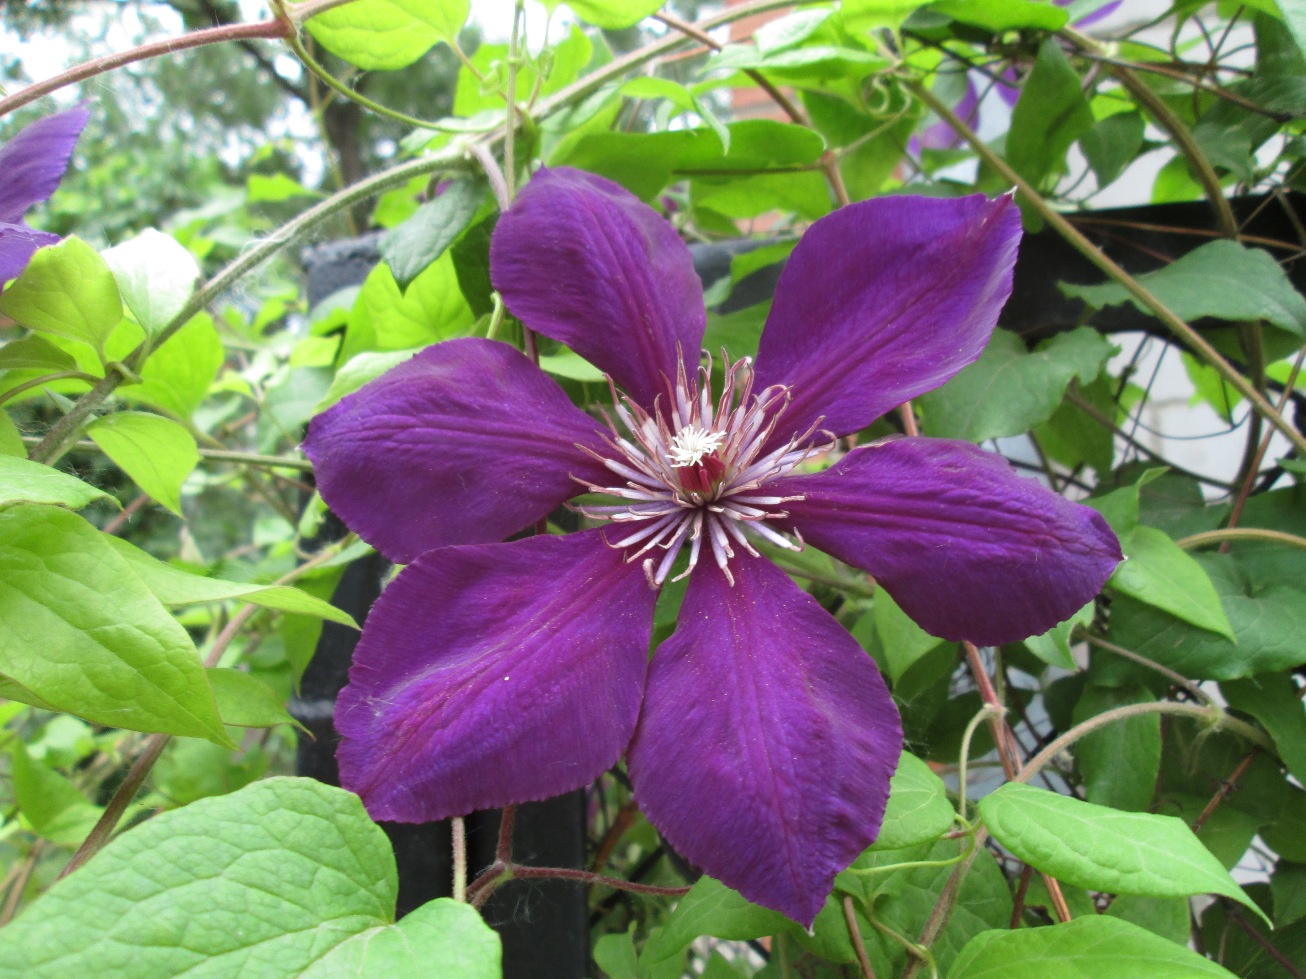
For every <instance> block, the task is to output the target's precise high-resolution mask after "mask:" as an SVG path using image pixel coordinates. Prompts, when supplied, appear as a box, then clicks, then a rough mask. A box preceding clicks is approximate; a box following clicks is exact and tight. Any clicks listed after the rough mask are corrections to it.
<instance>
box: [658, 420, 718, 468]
mask: <svg viewBox="0 0 1306 979" xmlns="http://www.w3.org/2000/svg"><path fill="white" fill-rule="evenodd" d="M725 440H726V433H725V432H709V431H708V430H707V429H705V428H697V427H696V426H694V425H686V426H685V427H684V428H682V429H681V430H680V431H679V432H677V433H676V434H675V435H674V436H672V438H671V444H670V445H669V446H668V447H667V448H668V450H669V454H670V456H671V464H672V465H674V466H694V465H697V464H698V463H699V462H700V461H702V459H703V457H704V456H706V455H711V454H712V453H713V452H715V451H716V450H717V449H719V448H721V443H722V442H724V441H725Z"/></svg>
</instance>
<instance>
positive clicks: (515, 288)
mask: <svg viewBox="0 0 1306 979" xmlns="http://www.w3.org/2000/svg"><path fill="white" fill-rule="evenodd" d="M490 273H491V278H492V279H493V281H494V287H495V288H496V289H498V290H499V293H500V294H501V295H502V296H503V298H504V301H505V302H506V303H507V305H508V309H509V310H511V311H512V314H513V315H514V316H516V317H517V318H518V319H520V320H521V321H522V322H523V323H525V324H526V325H527V326H529V327H530V328H531V329H532V330H535V331H537V332H539V333H542V334H544V335H545V336H547V337H552V338H553V339H554V340H560V341H562V342H563V343H565V344H567V346H569V347H571V348H572V349H573V350H575V351H576V352H577V353H578V354H580V355H581V356H582V357H584V358H585V359H586V360H589V361H590V362H591V363H593V364H594V365H595V366H597V367H598V368H599V369H600V370H603V371H605V372H606V373H608V374H609V375H611V376H612V378H613V380H615V381H616V382H617V385H618V386H619V387H621V388H622V390H624V391H625V392H626V393H627V394H629V395H630V396H631V397H632V398H634V399H635V400H636V401H637V402H638V403H639V404H641V405H643V406H644V407H645V408H651V407H652V405H653V399H654V398H656V397H657V396H658V395H660V394H663V395H664V394H665V392H666V390H667V385H666V381H665V380H664V378H670V379H671V380H672V381H673V382H674V381H675V379H676V372H677V367H678V365H680V364H681V363H682V362H683V363H684V365H685V368H686V370H687V371H689V372H690V376H691V377H692V376H693V371H695V370H696V369H697V367H698V358H699V348H700V347H702V345H703V326H704V322H705V314H704V311H703V286H702V283H701V282H699V279H698V276H697V274H695V272H694V262H693V259H692V258H690V255H689V249H688V248H686V247H685V244H684V242H682V241H681V240H680V238H679V237H678V236H677V235H676V232H675V231H674V230H673V229H672V227H671V225H669V224H668V223H667V222H666V221H665V220H663V219H662V218H661V217H659V216H658V214H657V212H656V211H654V210H653V209H652V208H650V207H649V206H648V205H647V204H645V203H643V202H642V201H640V200H639V199H638V198H636V197H635V196H634V195H633V194H631V193H630V192H628V191H626V190H624V189H623V188H621V187H620V186H618V185H617V184H614V183H613V182H612V181H611V180H605V179H604V178H602V177H596V176H594V175H593V174H590V173H584V172H582V171H580V170H571V169H567V168H563V167H559V168H558V169H556V170H541V171H540V172H539V173H537V174H536V175H535V176H534V177H533V178H532V179H531V182H530V183H529V184H527V185H526V188H525V189H524V190H523V191H522V192H521V194H520V195H519V196H518V198H517V201H516V203H515V204H513V206H512V207H511V208H510V209H509V210H508V212H507V213H506V214H504V215H503V216H502V217H501V218H500V219H499V224H498V226H497V227H496V228H495V231H494V239H493V241H492V242H491V245H490ZM677 348H679V349H677Z"/></svg>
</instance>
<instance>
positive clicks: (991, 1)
mask: <svg viewBox="0 0 1306 979" xmlns="http://www.w3.org/2000/svg"><path fill="white" fill-rule="evenodd" d="M930 9H931V10H933V11H936V12H938V13H941V14H945V15H946V16H948V17H951V18H952V19H953V20H956V21H960V22H961V23H963V24H973V25H975V26H976V27H982V28H984V29H985V30H988V31H992V32H993V33H994V34H1000V33H1002V32H1003V31H1010V30H1016V29H1017V28H1021V27H1033V28H1038V29H1041V30H1045V31H1059V30H1061V28H1063V27H1065V26H1066V21H1067V20H1068V19H1069V16H1068V15H1067V14H1066V12H1065V11H1064V10H1062V9H1061V8H1059V7H1055V6H1053V5H1052V4H1050V3H1043V2H1038V0H944V2H943V3H932V4H930Z"/></svg>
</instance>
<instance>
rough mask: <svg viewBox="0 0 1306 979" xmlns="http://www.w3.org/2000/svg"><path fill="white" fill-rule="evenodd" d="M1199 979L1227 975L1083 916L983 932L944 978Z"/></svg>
mask: <svg viewBox="0 0 1306 979" xmlns="http://www.w3.org/2000/svg"><path fill="white" fill-rule="evenodd" d="M1086 976H1103V977H1105V976H1110V977H1111V979H1157V977H1159V976H1164V977H1165V979H1189V977H1192V979H1199V977H1203V976H1206V977H1224V979H1233V973H1232V972H1230V971H1229V970H1228V969H1225V968H1224V967H1223V966H1219V965H1216V964H1215V963H1214V962H1212V961H1211V960H1210V959H1207V958H1204V957H1202V956H1200V955H1198V954H1197V953H1196V952H1194V951H1192V950H1190V949H1187V948H1184V947H1183V946H1182V945H1176V944H1175V943H1174V942H1169V941H1166V940H1165V939H1164V938H1161V937H1159V936H1157V935H1154V934H1152V933H1151V932H1150V931H1146V930H1144V929H1142V928H1140V927H1138V926H1137V925H1132V924H1130V923H1129V922H1127V921H1120V920H1117V919H1116V918H1112V917H1108V916H1105V915H1096V916H1086V917H1083V918H1076V919H1074V920H1073V921H1067V922H1065V923H1063V924H1056V925H1050V926H1048V927H1044V928H1022V929H1020V930H1018V931H986V932H984V933H983V934H982V935H977V936H976V937H975V938H973V939H972V940H971V942H970V944H969V945H967V946H966V947H965V948H964V949H962V952H961V954H960V955H959V956H957V961H956V962H954V963H953V966H952V971H951V972H949V973H948V979H1084V977H1086Z"/></svg>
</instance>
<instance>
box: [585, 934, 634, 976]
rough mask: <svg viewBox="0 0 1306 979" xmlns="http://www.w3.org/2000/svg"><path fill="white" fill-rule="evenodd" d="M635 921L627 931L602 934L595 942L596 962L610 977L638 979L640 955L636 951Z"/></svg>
mask: <svg viewBox="0 0 1306 979" xmlns="http://www.w3.org/2000/svg"><path fill="white" fill-rule="evenodd" d="M634 931H635V922H633V921H632V922H631V923H630V927H629V928H628V929H627V930H626V931H621V932H614V933H612V934H608V935H600V936H599V939H598V941H596V942H595V943H594V964H595V965H597V966H598V967H599V968H600V969H602V970H603V974H604V975H606V976H607V977H608V979H638V971H637V969H638V962H639V956H638V955H637V954H636V952H635V939H634Z"/></svg>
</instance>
